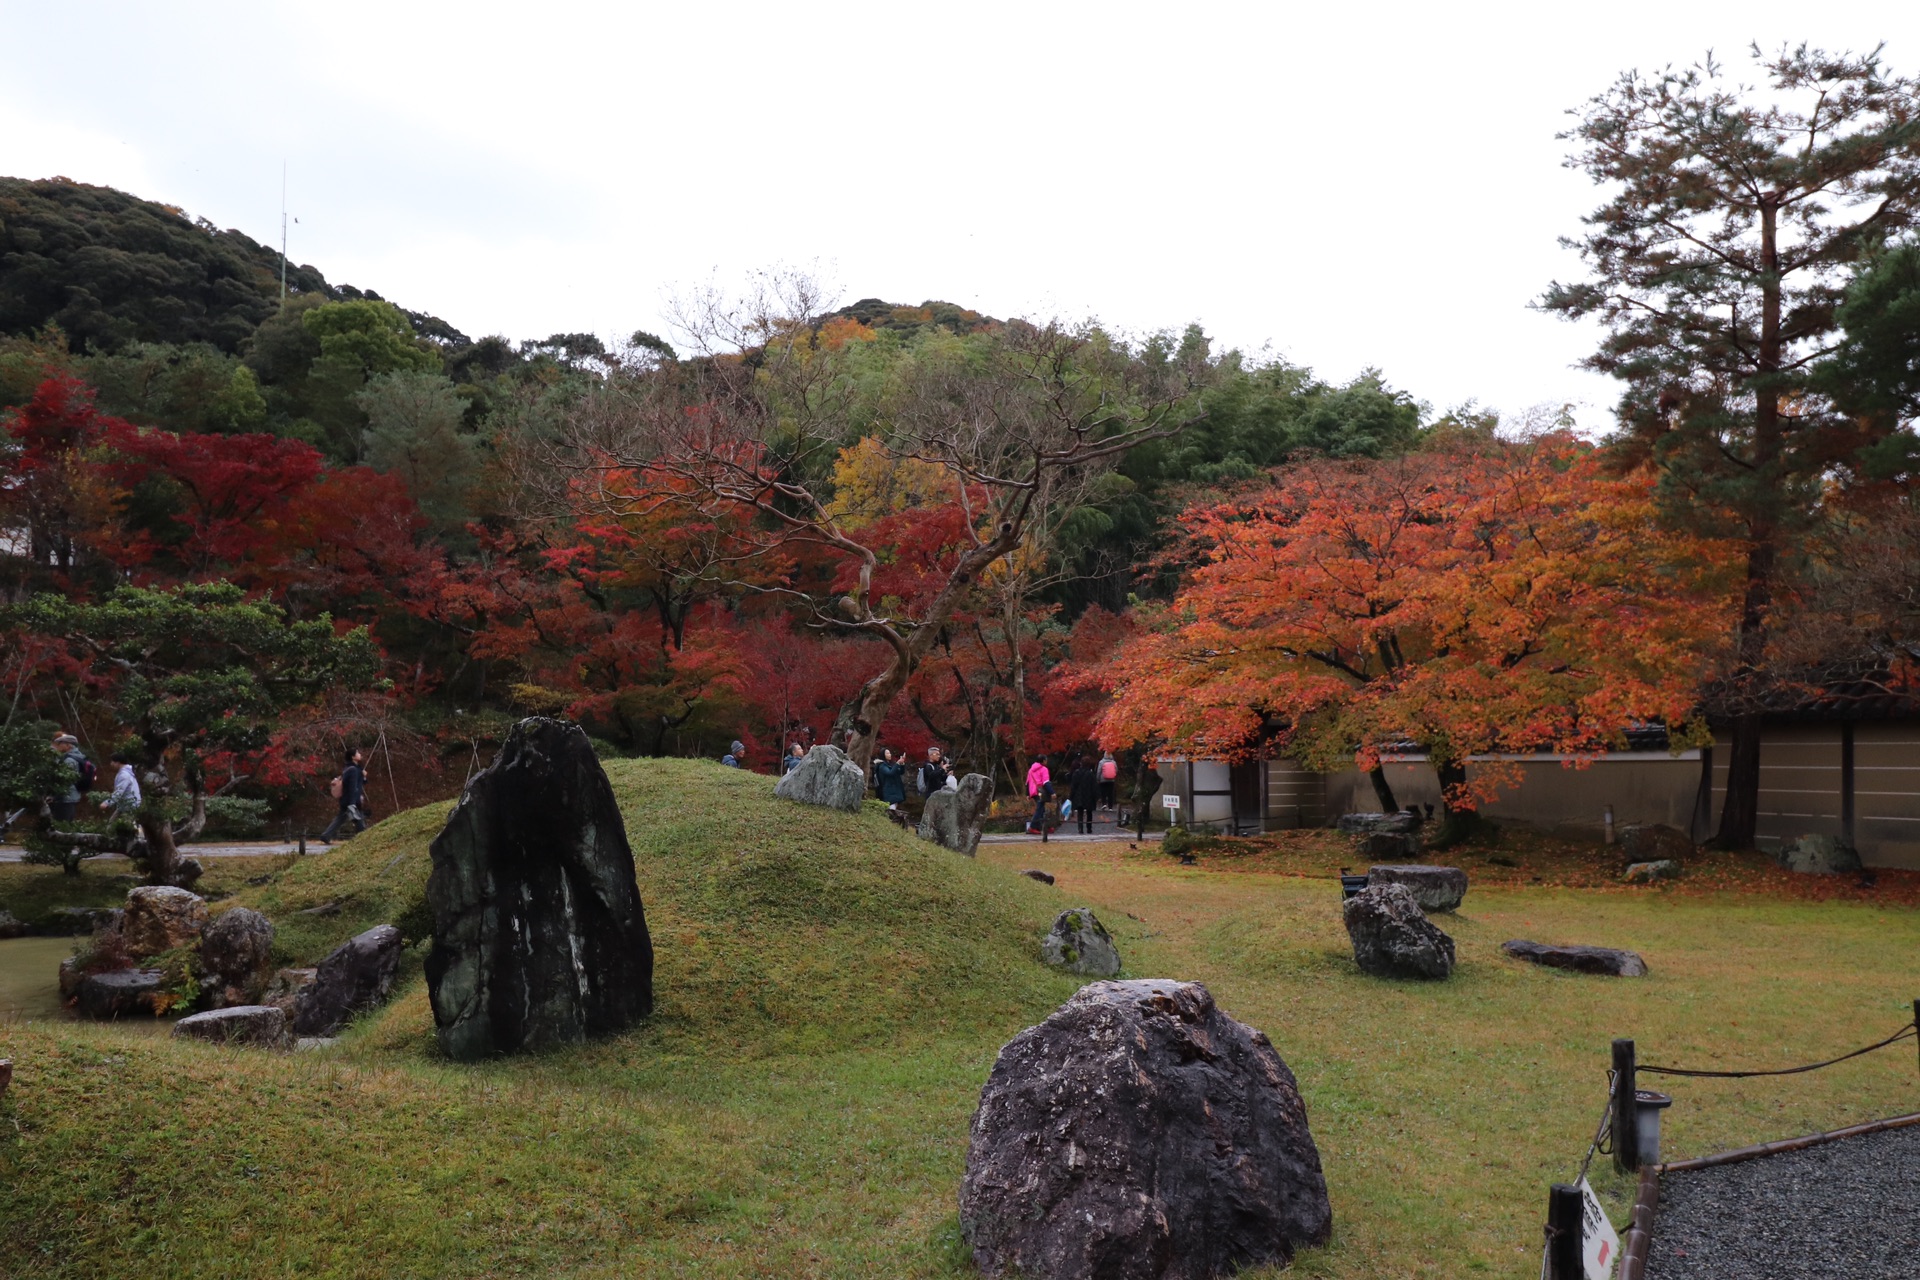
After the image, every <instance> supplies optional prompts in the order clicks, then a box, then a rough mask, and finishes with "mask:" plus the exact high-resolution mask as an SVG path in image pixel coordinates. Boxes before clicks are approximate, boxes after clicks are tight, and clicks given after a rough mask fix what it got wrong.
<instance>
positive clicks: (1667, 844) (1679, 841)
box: [1615, 822, 1693, 862]
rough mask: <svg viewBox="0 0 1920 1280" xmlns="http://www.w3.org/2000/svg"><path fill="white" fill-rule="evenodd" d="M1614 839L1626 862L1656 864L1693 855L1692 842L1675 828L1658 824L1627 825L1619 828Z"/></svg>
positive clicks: (1684, 833)
mask: <svg viewBox="0 0 1920 1280" xmlns="http://www.w3.org/2000/svg"><path fill="white" fill-rule="evenodd" d="M1615 839H1617V840H1619V842H1620V852H1621V853H1622V854H1624V855H1625V856H1626V859H1627V861H1628V862H1658V861H1660V860H1662V859H1680V858H1686V857H1691V856H1692V855H1693V841H1692V840H1689V839H1688V838H1687V833H1686V832H1684V831H1681V830H1680V829H1679V828H1677V827H1669V826H1665V825H1663V824H1662V823H1658V822H1648V823H1629V824H1627V825H1626V826H1624V827H1621V828H1620V830H1619V832H1618V834H1617V835H1616V836H1615Z"/></svg>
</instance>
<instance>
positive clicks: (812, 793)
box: [773, 742, 867, 813]
mask: <svg viewBox="0 0 1920 1280" xmlns="http://www.w3.org/2000/svg"><path fill="white" fill-rule="evenodd" d="M773 794H775V795H776V796H779V797H780V798H781V799H782V800H796V801H798V802H799V803H801V804H817V805H820V806H822V807H823V808H828V809H844V810H846V811H847V812H848V813H857V812H859V810H860V805H861V803H862V802H863V801H865V800H866V798H867V775H866V774H864V773H862V772H860V766H859V765H857V764H855V763H854V762H853V761H851V760H849V759H847V753H846V752H844V751H842V750H841V749H840V748H838V747H836V746H834V745H833V744H832V743H830V742H822V743H820V744H819V745H818V746H816V747H814V748H813V750H811V751H809V752H807V755H806V758H805V759H804V760H802V761H801V762H800V763H799V764H798V765H796V766H794V769H793V772H792V773H789V774H787V775H785V776H784V777H782V778H781V779H780V781H779V782H778V783H776V784H775V785H774V788H773Z"/></svg>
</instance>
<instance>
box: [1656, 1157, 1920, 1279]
mask: <svg viewBox="0 0 1920 1280" xmlns="http://www.w3.org/2000/svg"><path fill="white" fill-rule="evenodd" d="M1763 1276H1793V1277H1796V1280H1916V1277H1920V1125H1909V1126H1908V1127H1907V1128H1904V1129H1890V1130H1888V1131H1886V1132H1884V1133H1870V1134H1866V1135H1865V1136H1862V1137H1858V1138H1841V1139H1839V1140H1837V1141H1834V1142H1826V1143H1822V1144H1821V1145H1819V1146H1817V1147H1808V1148H1807V1149H1806V1150H1804V1151H1789V1152H1786V1153H1785V1154H1782V1155H1772V1156H1761V1157H1759V1158H1758V1159H1754V1160H1743V1161H1741V1162H1739V1163H1738V1164H1725V1165H1717V1166H1715V1167H1712V1168H1708V1169H1695V1170H1692V1171H1691V1172H1687V1173H1673V1174H1668V1175H1667V1176H1665V1177H1663V1178H1661V1179H1660V1208H1659V1211H1658V1212H1657V1213H1656V1214H1655V1215H1654V1221H1653V1249H1652V1251H1651V1253H1650V1255H1649V1257H1648V1259H1647V1280H1757V1278H1758V1277H1763Z"/></svg>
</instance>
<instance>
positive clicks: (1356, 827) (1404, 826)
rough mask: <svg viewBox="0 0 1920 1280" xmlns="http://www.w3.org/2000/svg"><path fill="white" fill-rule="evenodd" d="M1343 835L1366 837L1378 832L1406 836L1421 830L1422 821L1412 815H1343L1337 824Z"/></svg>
mask: <svg viewBox="0 0 1920 1280" xmlns="http://www.w3.org/2000/svg"><path fill="white" fill-rule="evenodd" d="M1336 825H1337V826H1338V827H1339V828H1340V832H1341V834H1343V835H1349V836H1365V835H1372V834H1373V833H1374V832H1376V831H1381V832H1390V833H1392V834H1395V835H1406V834H1408V833H1409V832H1413V831H1418V830H1419V829H1420V819H1419V818H1417V817H1415V816H1414V815H1413V814H1411V813H1343V814H1341V815H1340V820H1339V822H1338V823H1337V824H1336Z"/></svg>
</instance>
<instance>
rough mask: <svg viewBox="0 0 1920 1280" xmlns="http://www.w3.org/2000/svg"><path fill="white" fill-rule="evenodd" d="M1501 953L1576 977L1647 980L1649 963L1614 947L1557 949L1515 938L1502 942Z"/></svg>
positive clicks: (1634, 953) (1541, 943) (1634, 954)
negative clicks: (1587, 975)
mask: <svg viewBox="0 0 1920 1280" xmlns="http://www.w3.org/2000/svg"><path fill="white" fill-rule="evenodd" d="M1500 949H1501V950H1502V951H1504V952H1506V953H1507V954H1508V955H1510V956H1512V957H1513V958H1514V959H1516V960H1525V961H1527V962H1528V963H1529V964H1538V965H1545V966H1546V967H1547V968H1549V969H1571V970H1573V971H1574V972H1575V973H1595V974H1600V975H1601V976H1603V977H1609V978H1644V977H1646V976H1647V962H1646V961H1645V960H1642V959H1641V958H1640V956H1639V953H1638V952H1633V951H1618V950H1615V949H1614V948H1612V947H1556V946H1553V945H1551V944H1549V943H1545V942H1528V941H1526V940H1524V939H1521V938H1516V939H1514V940H1513V941H1512V942H1503V943H1501V944H1500Z"/></svg>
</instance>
